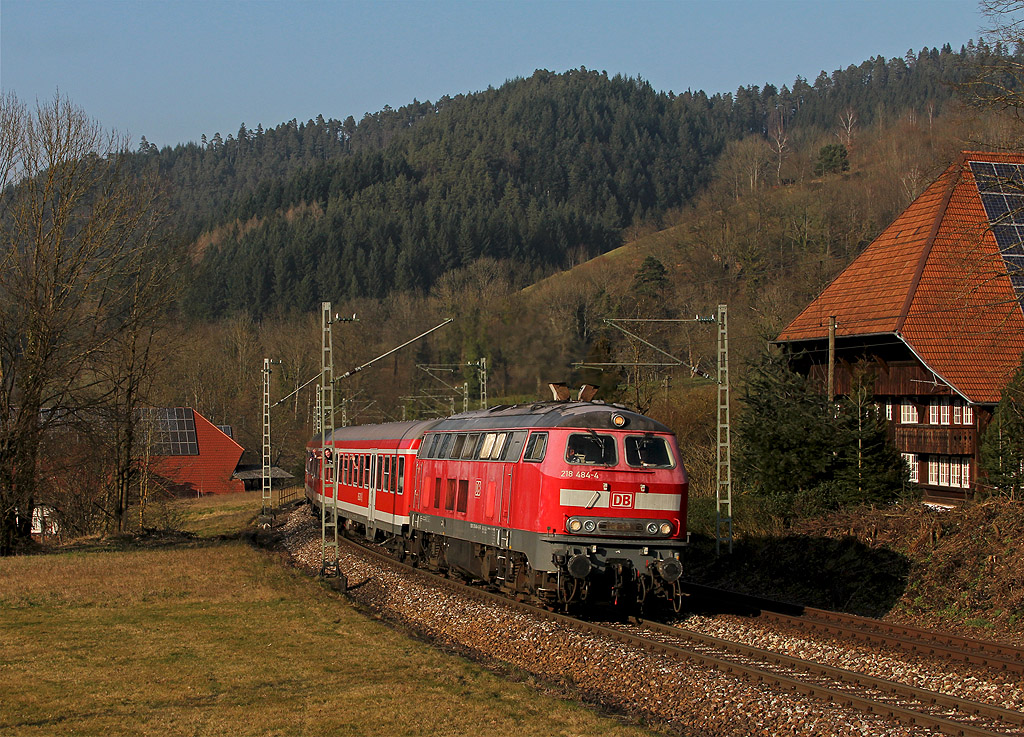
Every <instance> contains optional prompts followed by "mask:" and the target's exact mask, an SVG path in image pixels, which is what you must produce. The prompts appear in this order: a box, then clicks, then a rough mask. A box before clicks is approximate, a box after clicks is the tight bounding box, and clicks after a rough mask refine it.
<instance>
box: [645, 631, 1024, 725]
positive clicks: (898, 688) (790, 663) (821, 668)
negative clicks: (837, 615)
mask: <svg viewBox="0 0 1024 737" xmlns="http://www.w3.org/2000/svg"><path fill="white" fill-rule="evenodd" d="M637 625H638V626H641V627H645V628H647V629H649V630H651V631H653V632H657V633H659V634H663V635H667V636H669V637H674V638H680V639H684V640H686V641H688V642H692V643H696V644H698V645H703V646H707V647H712V648H717V649H720V650H725V651H726V652H729V653H733V654H735V655H739V656H741V657H745V658H751V659H754V660H759V661H762V662H765V663H770V664H773V665H777V666H781V667H784V668H790V669H792V670H802V671H806V672H807V673H811V674H813V675H816V676H821V677H824V678H830V679H832V680H834V681H839V682H842V683H848V684H850V685H852V686H856V687H858V688H870V689H874V690H876V691H879V692H881V693H885V694H891V695H893V696H898V697H901V698H907V699H913V700H915V701H919V702H921V703H922V704H924V705H925V706H929V705H932V706H938V707H943V708H946V709H953V710H956V711H960V712H963V713H965V714H967V715H969V716H975V717H983V718H986V719H992V720H995V721H997V722H1000V726H1003V725H1020V726H1024V713H1022V712H1019V711H1014V710H1012V709H1006V708H1003V707H1001V706H995V705H993V704H983V703H981V702H977V701H971V700H969V699H964V698H961V697H959V696H951V695H949V694H944V693H940V692H937V691H930V690H928V689H923V688H918V687H917V686H910V685H908V684H905V683H899V682H897V681H890V680H887V679H885V678H878V677H875V676H871V675H868V674H865V673H859V672H857V671H850V670H846V669H843V668H836V667H834V666H829V665H824V664H822V663H817V662H814V661H810V660H804V659H803V658H796V657H793V656H791V655H784V654H782V653H778V652H775V651H772V650H764V649H761V648H757V647H753V646H751V645H743V644H740V643H736V642H733V641H731V640H723V639H721V638H718V637H713V636H711V635H704V634H701V633H699V632H693V631H690V630H686V629H681V628H679V627H673V626H671V625H666V624H661V623H658V622H650V621H646V620H637Z"/></svg>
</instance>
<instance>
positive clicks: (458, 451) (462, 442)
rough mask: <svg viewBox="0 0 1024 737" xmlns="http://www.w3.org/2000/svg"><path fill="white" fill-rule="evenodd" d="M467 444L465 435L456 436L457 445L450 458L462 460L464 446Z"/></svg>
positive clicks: (453, 448) (453, 447) (454, 446)
mask: <svg viewBox="0 0 1024 737" xmlns="http://www.w3.org/2000/svg"><path fill="white" fill-rule="evenodd" d="M465 444H466V436H465V435H456V436H455V445H453V446H452V454H451V455H450V456H448V457H449V458H462V446H463V445H465Z"/></svg>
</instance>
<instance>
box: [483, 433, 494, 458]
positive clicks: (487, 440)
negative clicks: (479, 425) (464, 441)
mask: <svg viewBox="0 0 1024 737" xmlns="http://www.w3.org/2000/svg"><path fill="white" fill-rule="evenodd" d="M497 438H498V434H497V433H493V432H489V433H487V434H486V435H484V442H482V443H480V458H490V457H491V448H493V447H494V441H495V440H497Z"/></svg>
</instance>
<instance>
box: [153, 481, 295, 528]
mask: <svg viewBox="0 0 1024 737" xmlns="http://www.w3.org/2000/svg"><path fill="white" fill-rule="evenodd" d="M298 499H302V489H301V487H299V488H290V489H274V490H273V492H272V497H271V504H272V505H273V506H278V505H279V504H280V503H281V502H282V501H284V502H287V501H290V500H298ZM172 504H173V506H174V509H173V510H172V511H171V513H170V516H171V518H172V519H173V521H174V527H176V528H178V529H181V530H184V531H186V532H192V533H195V534H196V535H198V536H199V537H217V536H218V535H231V534H234V533H236V532H238V531H239V530H241V529H242V528H244V527H246V526H247V525H249V524H250V523H252V522H253V521H254V520H255V518H256V516H257V515H258V514H259V513H260V509H261V508H262V506H263V492H261V491H246V492H244V493H242V494H211V495H209V496H204V497H202V498H201V499H186V500H180V501H176V502H172Z"/></svg>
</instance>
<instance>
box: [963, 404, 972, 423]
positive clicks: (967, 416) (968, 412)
mask: <svg viewBox="0 0 1024 737" xmlns="http://www.w3.org/2000/svg"><path fill="white" fill-rule="evenodd" d="M964 424H965V425H973V424H974V407H972V406H971V405H969V404H965V405H964Z"/></svg>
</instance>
